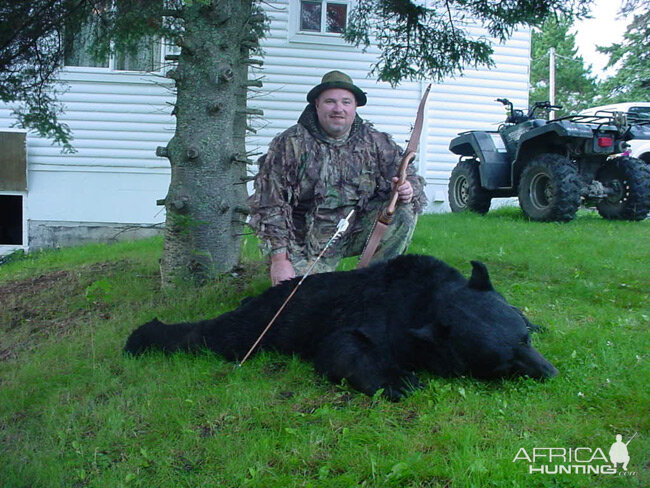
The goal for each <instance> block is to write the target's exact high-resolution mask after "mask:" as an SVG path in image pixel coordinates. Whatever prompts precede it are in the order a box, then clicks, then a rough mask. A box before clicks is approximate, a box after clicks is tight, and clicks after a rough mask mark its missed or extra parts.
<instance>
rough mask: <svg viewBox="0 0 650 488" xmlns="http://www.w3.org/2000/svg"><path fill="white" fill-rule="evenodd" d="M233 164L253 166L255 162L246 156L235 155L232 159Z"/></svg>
mask: <svg viewBox="0 0 650 488" xmlns="http://www.w3.org/2000/svg"><path fill="white" fill-rule="evenodd" d="M230 160H231V161H232V162H233V163H244V164H253V161H251V160H250V159H248V158H247V157H246V155H245V154H241V153H235V154H233V155H232V156H231V157H230Z"/></svg>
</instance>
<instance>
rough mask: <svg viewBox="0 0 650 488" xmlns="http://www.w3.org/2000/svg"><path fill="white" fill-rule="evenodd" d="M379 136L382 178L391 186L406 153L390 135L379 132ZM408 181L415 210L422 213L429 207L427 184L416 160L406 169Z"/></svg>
mask: <svg viewBox="0 0 650 488" xmlns="http://www.w3.org/2000/svg"><path fill="white" fill-rule="evenodd" d="M378 134H379V135H380V137H379V141H378V145H379V154H381V161H380V172H381V176H382V178H384V180H385V181H387V182H388V183H389V184H390V183H391V181H392V178H393V176H395V175H396V174H397V171H398V169H399V164H400V162H401V161H402V156H403V155H404V151H403V150H402V148H401V147H400V146H398V145H397V144H396V143H395V141H393V139H392V138H391V137H390V136H389V135H388V134H385V133H383V132H378ZM416 159H417V158H416ZM406 179H407V180H408V181H409V182H410V183H411V186H412V187H413V207H414V210H415V212H416V213H422V212H423V211H424V209H425V208H426V207H427V196H426V194H425V192H424V187H425V185H426V182H425V181H424V178H422V177H421V176H420V175H418V168H417V165H416V164H415V160H413V161H411V163H410V164H409V165H408V167H407V168H406Z"/></svg>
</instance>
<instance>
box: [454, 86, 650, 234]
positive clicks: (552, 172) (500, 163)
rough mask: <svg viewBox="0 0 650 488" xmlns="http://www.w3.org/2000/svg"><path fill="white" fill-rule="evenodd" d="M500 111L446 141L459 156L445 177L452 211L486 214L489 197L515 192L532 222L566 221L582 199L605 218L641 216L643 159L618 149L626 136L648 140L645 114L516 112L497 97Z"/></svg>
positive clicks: (542, 105) (645, 193) (648, 190)
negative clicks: (491, 124) (499, 117)
mask: <svg viewBox="0 0 650 488" xmlns="http://www.w3.org/2000/svg"><path fill="white" fill-rule="evenodd" d="M496 101H498V102H500V103H502V104H503V105H504V106H505V107H506V110H507V117H506V120H505V122H504V123H503V124H501V125H500V126H499V128H498V130H496V131H469V132H462V133H460V134H459V135H458V136H457V137H455V138H454V139H453V140H452V141H451V143H450V144H449V150H450V151H451V152H453V153H454V154H458V155H460V160H459V162H458V164H457V165H456V166H455V167H454V169H453V171H452V173H451V179H450V181H449V205H450V206H451V210H452V211H453V212H463V211H468V210H469V211H473V212H477V213H480V214H485V213H487V211H488V210H489V209H490V203H491V201H492V198H500V197H514V196H517V197H518V198H519V205H520V206H521V209H522V210H523V212H524V214H525V215H526V216H527V217H528V218H529V219H530V220H535V221H546V222H548V221H558V222H566V221H570V220H572V219H573V218H574V217H575V214H576V212H577V210H578V208H579V207H580V205H581V204H584V205H586V206H594V205H595V206H596V208H597V210H598V213H599V214H600V215H601V216H602V217H604V218H606V219H612V220H643V219H645V218H646V216H647V215H648V212H649V211H650V165H649V164H647V163H645V162H644V161H642V160H640V159H637V158H632V157H629V156H627V155H625V151H626V149H627V146H628V144H627V143H626V141H629V140H631V139H650V120H648V119H645V118H642V117H638V118H635V117H634V116H631V115H629V114H628V115H626V114H623V113H598V114H596V115H569V116H566V117H560V118H557V119H552V120H546V119H545V118H542V117H538V116H537V114H539V113H541V112H548V111H549V110H555V109H561V108H562V107H560V106H553V105H551V104H550V103H549V102H536V103H535V104H534V105H533V106H532V107H531V108H530V110H529V111H528V113H524V112H523V110H516V109H514V108H513V105H512V103H511V102H510V101H509V100H507V99H505V98H499V99H497V100H496Z"/></svg>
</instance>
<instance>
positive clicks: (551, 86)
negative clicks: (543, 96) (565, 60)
mask: <svg viewBox="0 0 650 488" xmlns="http://www.w3.org/2000/svg"><path fill="white" fill-rule="evenodd" d="M548 54H549V56H548V58H549V59H548V70H549V74H548V98H549V102H551V105H555V48H554V47H552V48H551V50H550V51H549V53H548ZM548 118H549V120H552V119H554V118H555V110H551V111H550V112H549V114H548Z"/></svg>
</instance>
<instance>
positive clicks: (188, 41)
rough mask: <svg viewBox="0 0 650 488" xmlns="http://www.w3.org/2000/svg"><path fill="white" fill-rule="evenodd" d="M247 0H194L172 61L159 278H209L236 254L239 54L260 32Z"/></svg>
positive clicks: (240, 185)
mask: <svg viewBox="0 0 650 488" xmlns="http://www.w3.org/2000/svg"><path fill="white" fill-rule="evenodd" d="M251 8H252V0H221V1H220V2H219V1H218V0H215V1H213V2H212V4H207V5H206V4H205V3H201V2H193V3H191V4H189V3H188V4H186V6H185V8H184V10H183V20H184V25H185V32H184V34H183V37H182V39H181V40H180V41H179V44H180V46H181V54H180V58H179V60H178V66H177V67H176V69H174V70H171V71H170V72H169V73H168V76H169V77H170V78H173V79H174V81H175V83H176V91H177V99H176V107H175V115H176V132H175V134H174V136H173V137H172V139H171V140H170V141H169V143H168V145H167V147H166V148H159V155H162V156H167V157H168V158H169V161H170V163H171V184H170V186H169V192H168V193H167V196H166V198H165V208H166V211H167V220H166V228H165V245H164V249H163V256H162V260H161V262H160V271H161V278H162V283H163V286H169V285H173V284H174V283H176V282H178V281H179V280H185V279H187V278H190V277H191V278H199V279H200V280H203V279H208V278H210V277H213V276H215V275H216V274H218V273H221V272H224V271H228V270H230V269H232V268H233V267H234V266H235V265H236V264H237V263H238V261H239V253H240V235H239V234H241V233H242V229H243V223H244V221H245V216H246V213H247V209H246V206H245V199H246V185H245V176H246V164H247V161H246V159H247V158H246V146H245V135H246V120H247V114H246V97H247V82H248V66H247V64H245V63H246V60H247V58H248V53H249V50H250V49H251V48H254V47H255V46H256V43H257V37H258V35H257V34H255V32H261V30H260V29H256V28H255V23H256V22H257V27H259V24H260V22H261V19H259V18H258V17H257V16H253V15H252V10H251Z"/></svg>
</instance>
